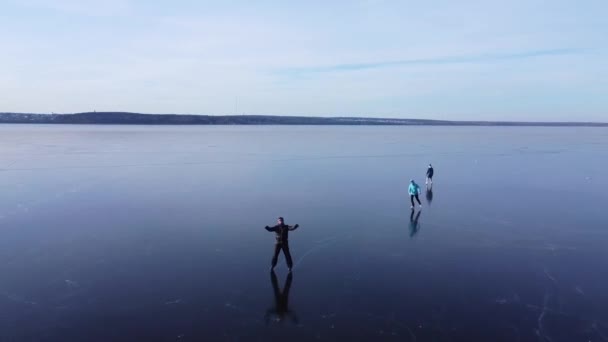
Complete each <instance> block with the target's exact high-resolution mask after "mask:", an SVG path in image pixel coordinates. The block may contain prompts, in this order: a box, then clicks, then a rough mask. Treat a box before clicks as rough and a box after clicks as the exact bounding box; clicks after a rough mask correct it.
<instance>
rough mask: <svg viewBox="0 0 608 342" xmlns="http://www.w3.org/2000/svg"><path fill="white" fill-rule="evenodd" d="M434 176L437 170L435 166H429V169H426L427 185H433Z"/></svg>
mask: <svg viewBox="0 0 608 342" xmlns="http://www.w3.org/2000/svg"><path fill="white" fill-rule="evenodd" d="M434 174H435V170H434V169H433V165H431V164H429V167H428V169H426V184H433V175H434Z"/></svg>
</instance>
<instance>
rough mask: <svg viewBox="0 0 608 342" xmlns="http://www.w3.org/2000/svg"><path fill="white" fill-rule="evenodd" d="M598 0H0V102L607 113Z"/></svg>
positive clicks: (37, 107)
mask: <svg viewBox="0 0 608 342" xmlns="http://www.w3.org/2000/svg"><path fill="white" fill-rule="evenodd" d="M607 13H608V1H605V0H580V1H572V0H568V1H563V0H553V1H544V0H543V1H538V0H511V1H504V0H501V1H493V0H483V1H482V0H480V1H467V0H463V1H452V0H449V1H448V0H432V1H389V0H386V1H383V0H361V1H356V0H352V1H340V0H336V1H317V0H309V1H265V0H259V1H240V0H234V1H230V0H225V1H212V2H211V1H194V0H192V1H190V0H181V1H160V0H147V1H143V0H142V1H140V0H104V1H99V0H55V1H53V0H0V112H35V113H50V112H55V113H74V112H83V111H93V110H96V111H130V112H143V113H183V114H211V115H225V114H268V115H307V116H365V117H392V118H423V119H446V120H525V121H604V122H608V19H606V18H607V15H606V14H607Z"/></svg>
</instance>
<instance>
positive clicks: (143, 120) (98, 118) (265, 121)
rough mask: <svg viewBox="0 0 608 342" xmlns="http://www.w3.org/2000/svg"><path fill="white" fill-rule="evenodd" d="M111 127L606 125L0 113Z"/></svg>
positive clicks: (8, 117)
mask: <svg viewBox="0 0 608 342" xmlns="http://www.w3.org/2000/svg"><path fill="white" fill-rule="evenodd" d="M1 123H12V124H100V125H101V124H112V125H318V126H340V125H342V126H511V127H608V122H605V123H604V122H525V121H451V120H424V119H391V118H357V117H310V116H274V115H217V116H215V115H192V114H142V113H129V112H86V113H74V114H35V113H0V124H1Z"/></svg>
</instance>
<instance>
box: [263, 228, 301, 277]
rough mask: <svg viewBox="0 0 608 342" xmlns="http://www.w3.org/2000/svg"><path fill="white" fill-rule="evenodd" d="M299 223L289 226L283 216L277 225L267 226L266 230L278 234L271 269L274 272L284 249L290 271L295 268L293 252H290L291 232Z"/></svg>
mask: <svg viewBox="0 0 608 342" xmlns="http://www.w3.org/2000/svg"><path fill="white" fill-rule="evenodd" d="M298 227H299V225H297V224H296V225H295V226H288V225H286V224H285V221H284V220H283V218H282V217H279V218H278V220H277V225H276V226H274V227H269V226H266V230H267V231H269V232H274V233H275V234H276V238H277V241H276V244H275V245H274V256H273V257H272V263H271V267H270V271H271V272H272V271H273V270H274V268H275V266H277V260H278V258H279V253H281V250H283V254H285V261H286V262H287V267H288V268H289V272H291V269H292V268H293V261H292V260H291V253H290V252H289V240H288V236H289V232H290V231H292V230H296V229H297V228H298Z"/></svg>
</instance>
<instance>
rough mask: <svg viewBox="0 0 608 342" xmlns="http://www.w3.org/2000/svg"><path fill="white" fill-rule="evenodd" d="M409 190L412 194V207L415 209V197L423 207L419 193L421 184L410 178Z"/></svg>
mask: <svg viewBox="0 0 608 342" xmlns="http://www.w3.org/2000/svg"><path fill="white" fill-rule="evenodd" d="M408 192H409V194H410V201H411V202H412V209H414V198H416V201H418V205H419V206H420V208H422V203H421V202H420V198H419V197H418V195H419V194H420V186H418V184H416V182H414V180H413V179H412V180H410V186H409V188H408Z"/></svg>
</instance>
